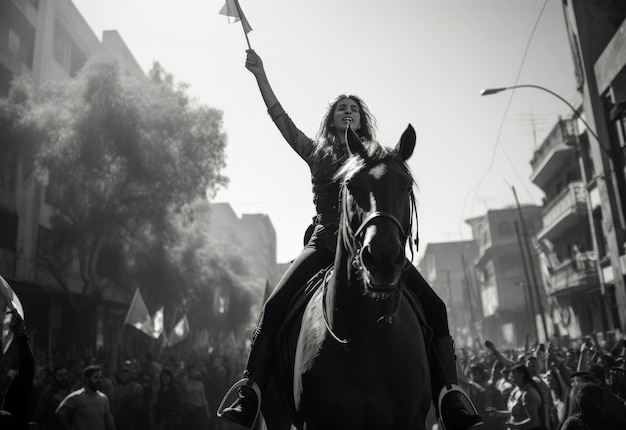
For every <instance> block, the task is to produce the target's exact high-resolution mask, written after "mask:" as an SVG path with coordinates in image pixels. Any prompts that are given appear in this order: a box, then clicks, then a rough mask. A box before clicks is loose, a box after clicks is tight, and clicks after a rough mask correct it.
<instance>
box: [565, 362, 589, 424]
mask: <svg viewBox="0 0 626 430" xmlns="http://www.w3.org/2000/svg"><path fill="white" fill-rule="evenodd" d="M585 383H591V384H595V383H596V382H595V379H594V378H593V375H592V374H591V373H589V372H587V371H582V372H574V373H572V375H571V376H570V383H569V389H568V390H567V397H566V398H565V419H567V418H569V417H571V416H572V415H574V414H575V413H579V412H580V409H579V408H578V404H577V403H576V400H575V397H576V392H577V390H578V388H579V387H580V386H581V385H582V384H585Z"/></svg>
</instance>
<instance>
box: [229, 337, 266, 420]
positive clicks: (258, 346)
mask: <svg viewBox="0 0 626 430" xmlns="http://www.w3.org/2000/svg"><path fill="white" fill-rule="evenodd" d="M273 356H274V338H273V337H272V336H269V335H267V334H264V333H262V332H260V331H257V333H256V336H255V337H254V339H253V342H252V346H251V349H250V354H249V355H248V362H247V363H246V370H244V372H243V376H244V378H246V379H247V381H246V383H245V384H244V385H242V386H241V387H240V388H239V391H238V393H237V400H235V402H234V403H233V404H232V405H230V406H229V407H228V408H225V409H224V410H223V411H222V413H221V418H224V419H226V420H228V421H230V422H233V423H235V424H239V425H242V426H244V427H248V428H252V426H253V425H254V422H255V421H256V417H257V415H258V410H259V407H260V405H261V397H262V394H263V393H264V392H265V388H266V386H267V384H268V382H269V379H270V373H271V372H270V362H271V359H272V357H273ZM244 381H245V379H244Z"/></svg>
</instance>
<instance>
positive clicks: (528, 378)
mask: <svg viewBox="0 0 626 430" xmlns="http://www.w3.org/2000/svg"><path fill="white" fill-rule="evenodd" d="M513 371H516V372H520V373H521V374H522V380H523V381H524V383H525V384H528V385H530V386H531V387H533V388H534V389H535V390H537V393H539V398H540V399H541V405H540V406H539V420H540V421H541V422H542V423H543V421H544V419H545V417H544V415H545V414H544V410H543V407H544V404H545V403H544V402H545V401H546V400H545V399H544V398H543V394H541V390H540V389H539V386H538V385H537V383H536V382H535V381H534V379H533V376H532V375H531V374H530V372H529V371H528V368H527V367H526V365H525V364H516V365H515V366H513V367H511V372H513ZM520 388H522V387H520Z"/></svg>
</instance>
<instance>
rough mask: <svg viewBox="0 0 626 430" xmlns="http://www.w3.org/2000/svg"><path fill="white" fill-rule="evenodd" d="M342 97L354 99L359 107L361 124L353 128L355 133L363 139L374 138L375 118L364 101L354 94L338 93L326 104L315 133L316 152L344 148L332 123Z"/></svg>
mask: <svg viewBox="0 0 626 430" xmlns="http://www.w3.org/2000/svg"><path fill="white" fill-rule="evenodd" d="M343 99H350V100H352V101H354V102H355V103H356V104H357V106H358V107H359V114H360V115H361V125H360V127H359V128H358V129H357V130H354V131H355V132H356V134H357V135H359V137H360V138H361V139H363V140H374V138H375V128H376V119H375V118H374V116H373V115H372V114H371V113H370V111H369V108H368V107H367V105H366V104H365V102H364V101H363V100H362V99H361V98H360V97H359V96H356V95H354V94H339V95H338V96H337V97H335V98H334V99H333V100H332V101H331V102H330V103H329V105H328V110H327V111H326V113H325V114H324V116H323V117H322V121H321V123H320V128H319V131H318V132H317V135H316V141H317V148H316V152H317V153H319V152H324V153H328V152H331V153H332V152H335V151H336V149H339V150H341V151H343V150H344V148H343V145H340V144H339V142H340V140H339V136H337V131H336V130H335V125H334V113H335V109H336V108H337V105H338V104H339V102H341V100H343Z"/></svg>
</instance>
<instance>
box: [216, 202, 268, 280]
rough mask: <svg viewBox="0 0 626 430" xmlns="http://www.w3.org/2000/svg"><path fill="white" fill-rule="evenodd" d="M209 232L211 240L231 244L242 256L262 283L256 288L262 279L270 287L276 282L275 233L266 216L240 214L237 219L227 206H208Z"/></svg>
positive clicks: (224, 204) (219, 204)
mask: <svg viewBox="0 0 626 430" xmlns="http://www.w3.org/2000/svg"><path fill="white" fill-rule="evenodd" d="M210 208H211V222H210V224H209V231H210V235H211V237H212V238H215V239H216V240H223V241H226V242H228V243H231V244H233V245H235V246H236V247H238V248H241V250H242V251H243V252H244V253H245V257H247V258H248V259H249V260H250V261H251V263H252V265H253V267H252V269H253V271H254V273H255V274H256V275H257V276H258V277H259V278H260V279H262V280H263V282H262V283H260V285H259V288H260V290H261V291H263V290H264V288H265V280H267V281H269V282H270V284H271V285H274V284H275V283H276V282H277V281H278V276H279V274H278V272H277V263H276V231H275V230H274V226H273V225H272V221H271V220H270V218H269V216H268V215H266V214H242V215H241V218H239V217H238V216H237V214H236V213H235V211H234V210H233V208H232V206H231V205H230V204H229V203H211V204H210Z"/></svg>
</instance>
